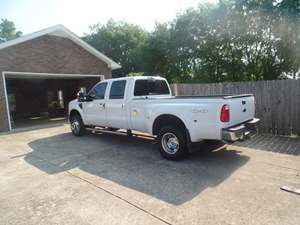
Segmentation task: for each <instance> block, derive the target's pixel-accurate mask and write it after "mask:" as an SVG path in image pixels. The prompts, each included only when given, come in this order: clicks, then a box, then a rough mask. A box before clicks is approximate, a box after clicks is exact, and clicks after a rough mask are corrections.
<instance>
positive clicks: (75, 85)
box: [5, 74, 101, 129]
mask: <svg viewBox="0 0 300 225" xmlns="http://www.w3.org/2000/svg"><path fill="white" fill-rule="evenodd" d="M91 76H92V75H91ZM100 80H101V77H100V76H99V75H98V76H96V75H95V77H94V76H93V77H88V76H84V75H65V76H61V75H39V76H38V75H36V74H31V75H28V74H27V75H26V76H24V74H9V75H6V76H5V83H6V92H7V101H8V108H9V115H10V125H11V128H12V129H23V128H28V127H35V126H41V125H42V126H47V125H59V124H63V123H65V122H66V121H67V115H68V103H69V102H70V101H71V100H73V99H74V98H76V95H77V93H78V91H79V90H80V89H86V90H88V89H90V88H91V87H92V86H93V85H94V84H96V83H97V82H99V81H100Z"/></svg>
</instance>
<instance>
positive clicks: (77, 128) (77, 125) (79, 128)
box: [70, 114, 86, 136]
mask: <svg viewBox="0 0 300 225" xmlns="http://www.w3.org/2000/svg"><path fill="white" fill-rule="evenodd" d="M70 125H71V131H72V133H73V134H74V135H75V136H82V135H84V134H85V132H86V129H85V127H84V124H83V121H82V119H81V116H80V115H78V114H75V115H73V116H72V117H71V118H70Z"/></svg>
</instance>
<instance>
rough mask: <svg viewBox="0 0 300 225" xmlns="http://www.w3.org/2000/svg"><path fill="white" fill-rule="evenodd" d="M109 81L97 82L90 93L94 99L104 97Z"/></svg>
mask: <svg viewBox="0 0 300 225" xmlns="http://www.w3.org/2000/svg"><path fill="white" fill-rule="evenodd" d="M106 87H107V82H104V83H99V84H97V85H96V86H95V87H94V88H93V89H92V90H91V91H90V93H89V96H90V97H92V98H93V99H104V96H105V91H106Z"/></svg>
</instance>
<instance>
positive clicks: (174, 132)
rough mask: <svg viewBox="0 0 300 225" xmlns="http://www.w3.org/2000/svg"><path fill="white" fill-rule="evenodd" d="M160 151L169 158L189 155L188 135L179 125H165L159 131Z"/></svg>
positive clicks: (176, 158) (178, 158) (181, 157)
mask: <svg viewBox="0 0 300 225" xmlns="http://www.w3.org/2000/svg"><path fill="white" fill-rule="evenodd" d="M158 142H159V151H160V153H161V155H162V156H163V157H164V158H166V159H169V160H180V159H183V158H184V157H186V156H187V153H188V151H187V146H186V135H185V132H184V131H182V129H180V128H177V127H169V126H166V127H163V128H161V129H160V131H159V133H158Z"/></svg>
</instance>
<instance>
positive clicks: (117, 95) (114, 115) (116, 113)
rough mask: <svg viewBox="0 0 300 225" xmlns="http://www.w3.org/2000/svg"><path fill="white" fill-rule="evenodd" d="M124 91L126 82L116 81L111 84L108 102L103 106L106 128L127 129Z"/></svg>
mask: <svg viewBox="0 0 300 225" xmlns="http://www.w3.org/2000/svg"><path fill="white" fill-rule="evenodd" d="M125 89H126V80H116V81H112V82H111V86H110V91H109V96H108V101H107V102H106V105H105V108H106V115H107V124H108V125H107V126H108V127H112V128H123V129H127V128H128V123H127V116H126V109H127V106H126V101H125Z"/></svg>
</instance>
